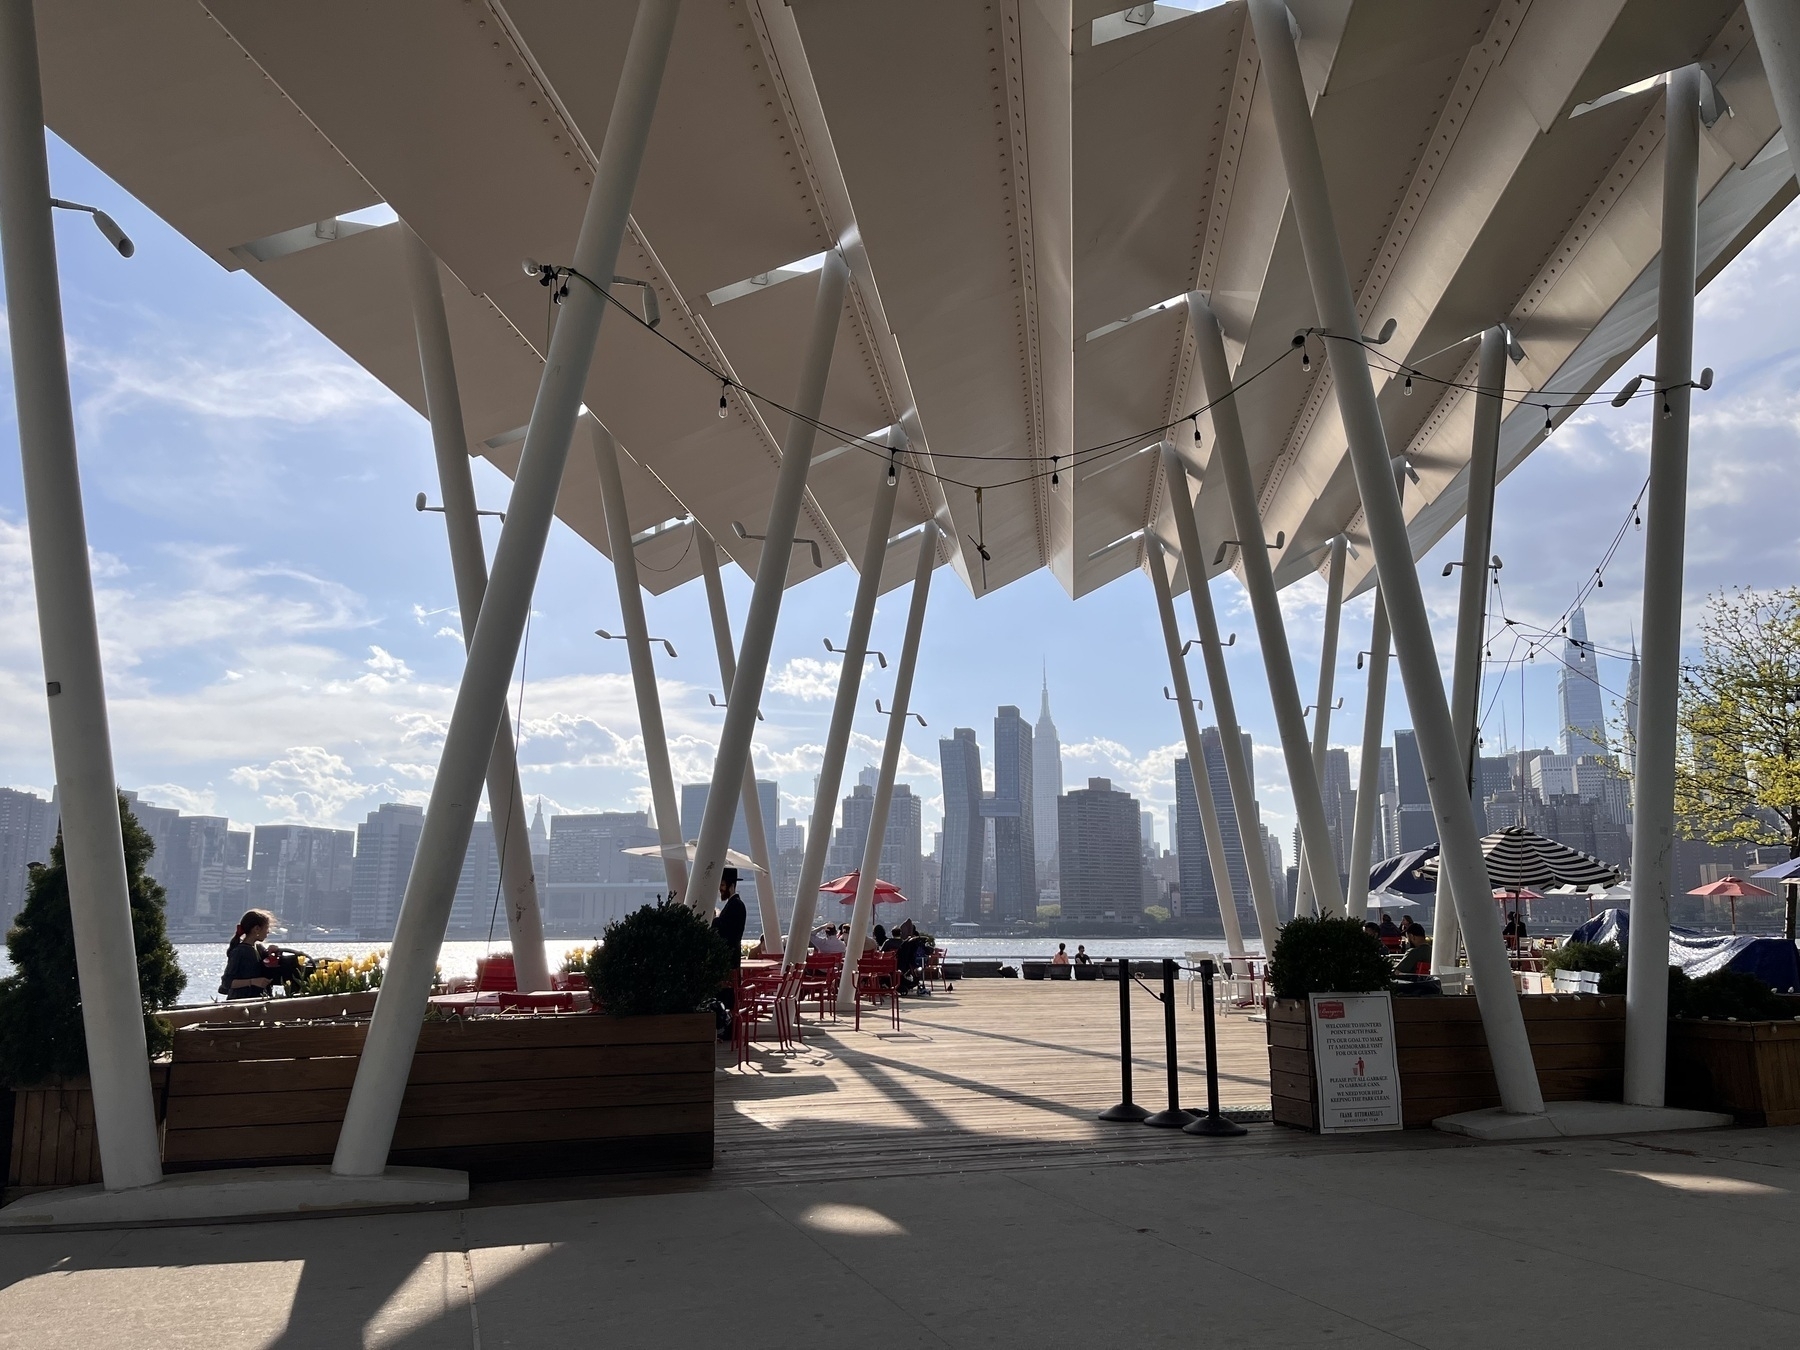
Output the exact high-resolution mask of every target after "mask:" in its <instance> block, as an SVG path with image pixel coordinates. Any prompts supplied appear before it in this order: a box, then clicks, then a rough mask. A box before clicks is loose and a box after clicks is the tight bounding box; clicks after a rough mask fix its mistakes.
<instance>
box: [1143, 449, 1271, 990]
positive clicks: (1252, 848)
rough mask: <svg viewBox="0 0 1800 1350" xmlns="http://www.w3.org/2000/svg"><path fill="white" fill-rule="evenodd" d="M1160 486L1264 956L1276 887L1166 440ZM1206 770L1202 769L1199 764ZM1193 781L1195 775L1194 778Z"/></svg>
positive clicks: (1186, 496) (1184, 495) (1177, 467)
mask: <svg viewBox="0 0 1800 1350" xmlns="http://www.w3.org/2000/svg"><path fill="white" fill-rule="evenodd" d="M1162 462H1163V482H1164V484H1165V485H1166V486H1167V488H1168V492H1169V509H1170V510H1171V511H1172V512H1173V513H1174V515H1175V537H1176V540H1177V542H1179V543H1180V545H1181V553H1182V556H1183V557H1184V558H1190V559H1198V560H1199V565H1198V566H1197V567H1196V566H1194V565H1192V564H1190V565H1189V567H1188V598H1189V600H1191V601H1192V602H1193V606H1194V626H1195V629H1196V630H1197V631H1198V632H1199V634H1200V656H1201V659H1202V660H1204V661H1205V663H1206V685H1207V688H1208V690H1209V691H1210V692H1211V694H1212V701H1213V721H1214V723H1215V724H1216V725H1217V726H1218V728H1219V753H1220V755H1222V756H1223V757H1224V760H1225V781H1226V783H1227V784H1228V785H1229V786H1230V788H1231V813H1232V814H1233V815H1234V816H1236V817H1237V826H1238V844H1239V846H1240V847H1241V848H1242V849H1243V850H1244V871H1245V872H1246V873H1248V874H1249V877H1250V902H1251V904H1252V905H1253V906H1254V908H1255V910H1256V928H1257V935H1258V936H1259V937H1261V938H1262V949H1263V953H1264V954H1265V955H1267V954H1268V953H1269V952H1272V951H1274V950H1275V939H1276V938H1278V937H1279V936H1280V935H1281V914H1280V911H1279V910H1277V909H1276V907H1275V882H1274V878H1272V877H1271V876H1270V875H1269V863H1268V859H1267V857H1266V856H1265V855H1264V853H1263V846H1262V828H1261V825H1262V822H1261V820H1260V817H1259V811H1258V808H1257V805H1256V776H1255V775H1254V774H1253V773H1251V771H1250V759H1249V756H1247V755H1246V754H1245V753H1244V736H1243V732H1242V731H1240V730H1239V728H1238V720H1237V703H1236V701H1235V700H1234V699H1233V698H1232V696H1231V672H1230V671H1228V670H1227V669H1226V668H1225V649H1224V648H1223V647H1222V646H1220V645H1219V620H1218V616H1217V615H1216V614H1215V613H1214V611H1213V602H1212V583H1211V582H1210V581H1208V580H1207V579H1206V561H1205V559H1206V550H1205V547H1204V545H1203V544H1202V543H1201V540H1200V523H1199V521H1197V520H1196V519H1195V518H1194V498H1193V491H1192V489H1191V488H1190V487H1189V485H1188V476H1187V467H1186V466H1185V465H1184V464H1182V462H1181V457H1180V456H1179V455H1177V454H1176V453H1175V447H1174V446H1172V445H1170V444H1169V443H1168V442H1167V441H1164V442H1163V447H1162ZM1201 768H1202V769H1204V768H1205V765H1204V764H1202V765H1201ZM1195 777H1196V780H1197V779H1198V777H1199V775H1195Z"/></svg>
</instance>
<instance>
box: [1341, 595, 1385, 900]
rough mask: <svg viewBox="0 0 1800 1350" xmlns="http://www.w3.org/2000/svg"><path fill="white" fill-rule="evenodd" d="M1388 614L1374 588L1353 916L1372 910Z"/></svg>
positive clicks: (1354, 838)
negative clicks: (1371, 891) (1370, 873)
mask: <svg viewBox="0 0 1800 1350" xmlns="http://www.w3.org/2000/svg"><path fill="white" fill-rule="evenodd" d="M1387 677H1388V617H1387V604H1386V602H1385V601H1383V600H1382V598H1381V587H1379V586H1377V587H1376V588H1375V618H1374V621H1373V622H1372V623H1371V624H1370V626H1369V688H1368V693H1367V695H1366V698H1367V702H1365V703H1364V704H1363V738H1362V762H1361V763H1360V764H1358V765H1357V766H1356V818H1355V820H1354V822H1353V823H1352V824H1351V827H1350V885H1349V887H1348V888H1347V889H1346V890H1345V892H1344V913H1345V914H1346V915H1348V916H1349V917H1350V918H1352V919H1361V918H1365V917H1367V915H1368V913H1369V868H1370V867H1372V866H1373V865H1374V864H1373V863H1372V862H1371V860H1370V853H1371V851H1372V850H1373V848H1374V843H1375V820H1376V817H1377V816H1379V815H1380V814H1381V737H1382V729H1383V726H1384V724H1385V723H1386V720H1387V686H1388V679H1387Z"/></svg>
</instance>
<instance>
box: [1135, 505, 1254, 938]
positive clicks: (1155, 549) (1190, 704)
mask: <svg viewBox="0 0 1800 1350" xmlns="http://www.w3.org/2000/svg"><path fill="white" fill-rule="evenodd" d="M1144 547H1145V551H1146V552H1147V553H1148V554H1149V555H1150V557H1149V562H1150V586H1151V589H1152V590H1154V591H1155V592H1156V613H1157V617H1159V618H1160V619H1161V620H1162V630H1163V647H1164V648H1165V649H1166V650H1167V652H1168V655H1169V678H1170V680H1171V681H1172V683H1173V685H1174V689H1175V701H1176V705H1177V707H1179V709H1180V711H1181V737H1182V740H1183V741H1184V742H1186V744H1187V752H1188V776H1189V777H1190V778H1192V779H1193V780H1194V800H1195V801H1196V802H1197V803H1198V804H1199V807H1200V830H1201V833H1202V834H1204V835H1205V836H1206V861H1207V864H1208V866H1210V867H1211V868H1212V879H1213V892H1214V894H1215V895H1217V896H1218V899H1219V921H1220V923H1222V924H1223V925H1224V926H1225V946H1226V948H1227V949H1228V951H1229V953H1230V955H1232V956H1242V955H1244V934H1243V929H1242V927H1241V925H1240V924H1239V923H1238V909H1237V892H1236V890H1234V889H1233V887H1232V884H1231V868H1230V866H1229V865H1228V864H1227V862H1226V860H1225V836H1224V834H1223V833H1221V832H1220V830H1219V811H1218V805H1217V803H1215V802H1214V801H1213V791H1212V776H1211V775H1210V774H1208V773H1207V772H1206V756H1205V754H1204V753H1202V751H1201V748H1200V720H1199V718H1197V717H1196V716H1195V715H1194V691H1193V690H1192V689H1191V688H1190V687H1189V686H1188V673H1187V662H1186V661H1184V660H1182V657H1181V633H1180V631H1179V630H1178V629H1177V628H1176V625H1175V600H1174V597H1173V596H1172V595H1171V594H1170V593H1169V571H1168V567H1169V560H1168V558H1167V557H1166V556H1165V554H1164V552H1163V547H1162V545H1161V544H1160V543H1158V542H1157V541H1156V540H1155V539H1154V538H1152V539H1148V540H1146V541H1145V545H1144ZM1194 570H1195V569H1193V568H1192V567H1190V568H1189V569H1188V585H1189V586H1204V585H1205V584H1206V582H1205V581H1203V580H1201V579H1199V578H1198V577H1196V576H1195V575H1194ZM1244 862H1245V864H1246V866H1245V871H1246V872H1247V871H1248V870H1249V868H1250V866H1252V865H1254V862H1255V860H1254V859H1250V858H1246V859H1245V860H1244ZM1268 870H1269V869H1268V868H1267V866H1265V867H1264V868H1263V871H1265V872H1266V871H1268ZM1185 899H1186V897H1185V896H1184V897H1183V900H1184V901H1185Z"/></svg>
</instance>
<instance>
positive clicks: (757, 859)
mask: <svg viewBox="0 0 1800 1350" xmlns="http://www.w3.org/2000/svg"><path fill="white" fill-rule="evenodd" d="M693 530H694V542H695V544H696V545H697V546H698V547H699V549H700V575H701V577H702V578H704V580H705V583H706V608H707V610H708V611H709V612H710V613H711V614H712V630H713V646H714V647H716V648H717V649H718V653H719V683H720V684H721V685H722V686H723V687H724V690H725V698H726V700H727V701H728V702H729V700H730V698H731V682H732V680H734V679H735V678H737V652H736V651H735V650H734V649H733V648H732V645H731V612H730V611H729V610H728V609H726V608H725V581H724V578H723V577H721V576H720V575H719V546H718V544H716V543H714V542H713V537H712V536H711V535H710V534H708V533H707V532H706V529H705V527H703V526H702V525H701V524H700V522H699V521H697V520H696V521H695V522H694V525H693ZM743 801H744V828H745V829H746V830H748V831H749V832H750V861H752V862H753V863H755V864H756V908H757V910H758V912H759V913H760V914H761V916H762V950H763V951H765V952H772V951H774V950H775V944H776V943H777V942H779V941H780V940H781V914H780V911H779V910H778V909H777V908H776V906H775V873H774V870H773V868H772V867H771V866H770V862H769V831H768V823H767V822H766V821H764V820H763V813H762V798H761V797H759V796H757V795H756V760H755V756H754V755H753V754H752V755H748V756H746V757H745V759H744V797H743Z"/></svg>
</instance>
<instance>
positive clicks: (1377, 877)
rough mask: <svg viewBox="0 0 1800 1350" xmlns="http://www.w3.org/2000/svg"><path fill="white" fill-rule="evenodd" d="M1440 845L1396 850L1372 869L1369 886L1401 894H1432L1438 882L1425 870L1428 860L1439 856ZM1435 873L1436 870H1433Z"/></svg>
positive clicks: (1373, 888)
mask: <svg viewBox="0 0 1800 1350" xmlns="http://www.w3.org/2000/svg"><path fill="white" fill-rule="evenodd" d="M1437 855H1438V850H1437V845H1436V844H1433V845H1432V846H1431V847H1430V848H1415V849H1410V850H1408V851H1407V852H1405V853H1396V854H1395V855H1394V856H1393V857H1391V858H1383V859H1382V860H1381V861H1380V862H1378V863H1376V864H1375V865H1374V866H1373V867H1371V868H1370V869H1369V890H1370V892H1371V893H1373V892H1375V891H1387V892H1389V893H1390V894H1400V895H1431V894H1434V893H1435V892H1436V891H1437V882H1436V881H1435V880H1432V879H1430V878H1427V877H1426V875H1425V873H1424V871H1423V870H1422V869H1423V868H1424V866H1425V864H1426V863H1428V862H1435V861H1436V860H1437ZM1434 875H1435V874H1434Z"/></svg>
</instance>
